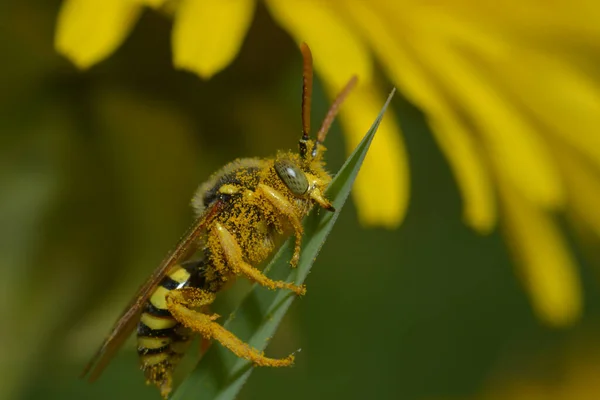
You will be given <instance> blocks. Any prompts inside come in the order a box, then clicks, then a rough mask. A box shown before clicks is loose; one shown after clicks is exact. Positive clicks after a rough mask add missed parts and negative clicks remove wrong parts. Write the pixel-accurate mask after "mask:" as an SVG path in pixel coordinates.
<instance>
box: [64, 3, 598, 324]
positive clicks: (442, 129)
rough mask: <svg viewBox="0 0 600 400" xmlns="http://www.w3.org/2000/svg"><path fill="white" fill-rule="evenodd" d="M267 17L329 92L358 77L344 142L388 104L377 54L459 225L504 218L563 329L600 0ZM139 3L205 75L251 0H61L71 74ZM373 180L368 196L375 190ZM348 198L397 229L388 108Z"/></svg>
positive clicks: (588, 196) (377, 7)
mask: <svg viewBox="0 0 600 400" xmlns="http://www.w3.org/2000/svg"><path fill="white" fill-rule="evenodd" d="M265 4H266V6H267V8H268V10H269V12H270V13H271V15H272V17H273V19H274V20H275V21H276V22H277V23H278V24H280V25H281V27H282V28H284V29H285V30H286V31H288V32H289V34H290V35H292V36H293V37H294V38H295V39H296V40H297V41H298V42H301V41H306V42H307V43H309V44H310V46H311V48H312V50H313V53H314V60H315V68H316V70H317V73H318V74H319V75H320V77H321V78H322V80H323V81H324V83H325V85H326V87H327V90H328V92H329V93H330V94H333V93H335V92H337V90H339V88H340V87H341V86H342V85H343V83H345V82H346V80H347V79H348V77H349V76H350V75H352V74H358V76H359V79H360V82H361V84H360V86H359V87H358V90H357V92H358V93H355V94H353V95H352V96H350V98H349V99H348V102H347V103H346V104H345V105H344V107H343V108H342V112H341V114H340V118H341V122H342V124H343V126H344V130H345V134H346V139H347V140H346V143H347V148H348V149H352V148H354V146H355V145H356V143H357V142H358V140H359V139H360V138H361V137H362V135H363V134H364V132H366V130H367V128H368V126H369V125H370V123H371V121H372V120H373V118H374V116H375V115H376V113H377V111H378V109H379V107H380V106H381V104H383V100H384V96H385V93H383V92H382V91H381V90H380V89H379V88H378V87H377V86H376V85H375V84H374V82H373V80H372V73H373V72H372V63H373V61H374V60H377V61H378V62H379V63H381V65H382V66H383V67H384V69H385V72H386V73H387V75H388V77H389V78H390V79H391V80H392V81H393V82H394V84H395V85H397V86H398V88H399V89H400V90H401V91H402V93H403V94H404V95H405V96H406V97H407V98H408V99H409V100H410V101H411V102H413V103H414V104H416V105H417V106H418V107H419V108H420V109H421V110H422V111H423V112H424V113H425V115H426V117H427V120H428V123H429V125H430V127H431V128H432V132H433V134H434V136H435V138H436V140H437V142H438V143H439V145H440V147H441V148H442V150H443V151H444V153H445V155H446V157H447V159H448V162H449V164H450V166H451V168H452V170H453V173H454V176H455V178H456V181H457V184H458V185H459V187H460V190H461V193H462V197H463V203H464V220H465V222H466V223H467V224H469V225H470V226H472V227H473V228H474V229H476V230H477V231H479V232H482V233H487V232H490V231H491V230H492V229H494V227H495V226H496V223H497V222H500V225H501V228H502V230H503V233H504V234H505V237H506V239H507V241H508V243H509V245H510V247H511V249H512V251H513V253H514V255H515V256H516V258H517V260H518V266H519V275H520V277H521V278H522V280H523V283H524V285H525V287H526V288H527V289H528V293H529V295H530V296H531V300H532V304H533V307H534V309H535V311H536V313H537V314H538V315H539V316H540V317H541V318H542V319H543V320H544V321H545V322H547V323H550V324H553V325H558V326H560V325H567V324H569V323H571V322H573V321H574V320H576V319H577V317H578V316H579V314H580V313H581V308H582V294H581V287H580V286H581V284H580V280H579V274H578V272H577V267H576V264H575V261H574V260H573V257H572V255H571V253H570V251H569V248H568V246H567V244H566V242H565V238H564V237H563V234H562V232H561V229H560V228H559V227H558V225H557V222H556V220H555V215H556V213H558V212H566V213H567V215H568V216H569V217H571V220H572V221H575V222H576V223H578V224H579V223H583V224H585V225H587V226H588V228H590V229H591V230H592V231H594V232H596V233H597V234H598V235H600V208H599V207H597V206H596V204H597V199H599V198H600V134H598V132H597V129H598V128H597V127H599V126H600V72H599V71H600V69H598V65H599V63H600V57H598V45H597V44H598V43H600V41H599V40H600V3H597V2H594V1H586V0H579V1H576V2H569V3H567V2H552V3H547V2H542V1H539V0H538V1H534V0H528V1H508V2H501V3H499V2H492V1H475V0H471V1H468V0H462V1H458V0H455V1H447V2H430V1H417V0H404V1H400V0H399V1H389V0H370V1H369V2H365V1H361V0H318V1H317V0H265ZM145 5H150V6H153V7H159V6H166V5H170V6H171V7H172V8H173V9H174V12H173V18H174V25H173V33H172V46H173V60H174V64H175V66H176V67H178V68H184V69H187V70H191V71H193V72H195V73H197V74H198V75H200V76H202V77H204V78H208V77H210V76H212V75H213V74H215V73H217V72H219V71H220V70H221V69H223V68H225V67H226V66H227V65H228V64H229V63H230V62H231V61H232V59H233V58H234V57H235V56H236V55H237V53H238V50H239V48H240V46H241V44H242V42H243V39H244V37H245V35H246V32H247V30H248V28H249V26H250V24H251V23H252V19H253V13H254V9H255V7H256V1H254V0H181V1H178V2H165V1H164V0H163V1H161V0H154V1H150V0H146V1H142V0H65V1H64V3H63V6H62V9H61V12H60V15H59V21H58V27H57V34H56V47H57V49H58V50H59V51H60V52H61V53H63V54H64V55H66V56H67V57H69V58H70V59H71V60H73V62H74V63H75V64H76V65H78V66H79V67H81V68H87V67H89V66H91V65H93V64H94V63H96V62H98V61H100V60H102V59H104V58H105V57H107V56H108V55H110V53H111V52H112V51H114V50H115V49H116V48H117V47H118V46H119V45H120V44H121V43H122V41H123V40H124V39H125V38H126V37H127V35H128V33H129V32H130V31H131V29H132V27H133V26H134V24H135V22H136V21H137V19H138V16H139V14H140V12H141V10H142V8H143V7H144V6H145ZM373 185H378V187H381V188H382V190H384V192H383V193H382V191H381V190H379V191H378V192H377V195H376V198H374V196H375V194H374V193H372V191H371V190H370V188H372V187H373ZM353 195H354V199H355V201H356V204H357V208H358V211H359V218H360V220H361V222H362V223H364V224H367V225H378V226H386V227H390V228H392V227H396V226H398V225H399V223H400V222H401V221H402V218H403V216H404V214H405V210H406V206H407V199H408V167H407V160H406V154H405V149H404V145H403V142H402V139H401V136H400V132H399V129H398V127H397V124H396V121H395V120H394V118H391V115H388V116H386V118H385V119H384V123H383V124H382V126H381V128H380V131H379V132H378V135H377V138H376V141H375V143H374V147H373V148H372V150H371V152H370V156H369V157H368V159H367V162H366V163H365V165H364V167H363V170H362V172H361V174H360V175H359V179H358V180H357V183H356V186H355V190H353Z"/></svg>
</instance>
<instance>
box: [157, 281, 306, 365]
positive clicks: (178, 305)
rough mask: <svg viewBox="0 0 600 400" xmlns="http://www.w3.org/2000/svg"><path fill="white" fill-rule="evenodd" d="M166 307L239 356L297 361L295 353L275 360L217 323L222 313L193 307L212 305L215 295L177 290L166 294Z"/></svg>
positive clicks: (265, 361)
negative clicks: (208, 312)
mask: <svg viewBox="0 0 600 400" xmlns="http://www.w3.org/2000/svg"><path fill="white" fill-rule="evenodd" d="M166 298H167V308H168V309H169V311H170V312H171V315H173V318H175V319H176V320H177V321H179V322H180V323H181V324H183V325H185V326H186V327H187V328H189V329H191V330H193V331H194V332H196V333H199V334H200V335H202V337H204V338H205V339H207V340H211V339H214V340H216V341H217V342H219V343H221V344H222V345H223V346H224V347H226V348H228V349H229V350H231V352H233V353H234V354H235V355H236V356H238V357H240V358H244V359H246V360H249V361H252V362H253V363H254V364H255V365H258V366H261V367H287V366H288V365H291V364H292V363H293V362H294V356H293V355H289V356H287V357H285V358H281V359H276V358H269V357H265V356H264V355H263V354H262V352H260V351H258V350H256V349H255V348H253V347H251V346H250V345H248V344H247V343H245V342H243V341H241V340H240V339H239V338H238V337H237V336H235V335H234V334H233V333H231V332H229V331H228V330H227V329H225V328H223V327H222V326H221V325H220V324H218V323H217V322H214V321H215V320H216V319H217V318H218V317H219V316H218V315H216V314H213V315H208V314H204V313H202V312H199V311H195V310H193V308H198V307H203V306H207V305H209V304H211V303H212V302H213V301H214V299H215V294H214V293H211V292H208V291H206V290H201V289H197V288H183V289H175V290H172V291H170V292H169V294H167V297H166Z"/></svg>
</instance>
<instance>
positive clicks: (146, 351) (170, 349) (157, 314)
mask: <svg viewBox="0 0 600 400" xmlns="http://www.w3.org/2000/svg"><path fill="white" fill-rule="evenodd" d="M203 272H204V265H203V262H202V261H192V262H187V263H183V264H181V265H177V266H175V267H173V269H172V270H171V271H170V272H169V273H168V274H167V275H165V277H164V278H163V280H162V281H161V282H160V284H159V285H158V286H157V287H156V289H155V290H154V292H153V293H152V295H151V296H150V299H149V300H148V302H147V303H146V306H145V308H144V311H143V312H142V315H141V317H140V322H139V323H138V329H137V344H138V354H139V356H140V362H141V368H142V369H143V370H144V371H145V373H146V378H147V380H148V383H154V384H160V385H161V386H164V385H166V384H168V385H169V386H170V380H171V372H172V370H173V368H174V367H175V366H176V365H177V362H178V361H179V360H180V359H181V357H182V355H183V352H184V351H185V350H186V347H187V344H188V343H189V339H190V338H189V332H188V330H187V329H186V328H185V327H184V326H182V325H181V324H180V323H178V322H177V321H176V320H175V319H174V318H173V316H172V315H171V313H170V312H169V310H168V309H167V303H166V295H167V293H169V291H171V290H174V289H180V288H183V287H187V286H194V287H202V286H203V281H204V274H203Z"/></svg>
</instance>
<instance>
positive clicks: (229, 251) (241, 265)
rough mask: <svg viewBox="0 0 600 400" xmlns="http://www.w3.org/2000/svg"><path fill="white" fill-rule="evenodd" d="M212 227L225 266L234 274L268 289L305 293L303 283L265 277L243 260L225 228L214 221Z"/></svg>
mask: <svg viewBox="0 0 600 400" xmlns="http://www.w3.org/2000/svg"><path fill="white" fill-rule="evenodd" d="M213 229H214V231H213V232H214V233H215V235H216V237H218V238H219V242H220V245H221V248H222V250H223V253H224V256H225V260H226V262H227V266H228V267H229V268H231V270H232V271H233V272H234V273H235V274H236V275H244V276H245V277H246V278H248V279H250V280H251V281H252V282H256V283H258V284H259V285H261V286H265V287H267V288H269V289H289V290H291V291H293V292H295V293H296V294H298V295H304V294H305V293H306V287H304V285H300V286H298V285H294V284H293V283H288V282H283V281H274V280H272V279H269V278H267V277H266V276H265V274H263V273H262V272H260V271H259V270H258V269H256V268H254V267H253V266H252V265H250V264H248V263H247V262H245V261H244V259H243V257H242V249H241V248H240V245H239V244H238V243H237V241H236V239H235V237H233V235H232V234H231V232H229V231H228V230H227V228H225V227H224V226H223V225H221V224H219V223H215V225H214V228H213Z"/></svg>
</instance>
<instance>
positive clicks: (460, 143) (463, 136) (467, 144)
mask: <svg viewBox="0 0 600 400" xmlns="http://www.w3.org/2000/svg"><path fill="white" fill-rule="evenodd" d="M339 4H340V5H341V6H342V9H343V11H344V12H345V13H346V14H347V15H348V16H349V17H350V18H351V19H352V20H353V21H354V23H355V24H356V26H357V27H358V29H359V30H360V31H361V33H362V34H364V35H365V38H366V39H367V40H368V41H369V43H370V45H371V46H372V47H373V49H374V50H375V51H377V56H378V57H379V59H380V60H381V61H382V62H383V64H384V67H385V68H386V69H387V70H388V75H389V76H390V77H391V78H392V79H393V80H394V82H395V83H396V84H397V85H398V86H399V87H400V89H401V90H402V91H403V93H404V94H405V95H406V96H407V97H408V98H409V99H411V101H413V102H414V103H415V104H417V105H419V106H420V107H421V108H422V109H423V110H427V111H428V114H429V116H430V118H429V119H430V124H431V126H432V128H433V133H434V135H435V137H436V139H437V140H438V143H439V144H440V147H441V148H442V150H443V151H444V152H445V154H446V157H447V158H448V161H449V163H450V164H451V166H452V170H453V173H454V176H455V177H456V179H457V182H458V185H459V186H460V189H461V194H462V197H463V201H464V218H465V220H466V222H467V223H468V224H469V225H471V226H472V227H474V228H475V229H478V230H479V231H480V232H487V231H489V230H491V229H492V228H493V227H494V224H495V221H496V206H495V200H494V196H495V193H494V191H493V188H492V185H491V182H490V179H489V175H488V172H487V167H486V165H485V163H484V162H483V161H482V159H481V150H480V149H478V148H477V147H476V143H475V141H474V140H473V138H472V137H471V136H470V134H469V132H468V128H467V127H466V126H465V124H464V123H463V122H462V121H460V120H459V119H458V118H457V116H456V113H455V111H454V110H453V109H451V108H450V107H449V106H448V104H447V103H446V101H445V99H444V98H443V96H441V94H440V92H439V89H438V88H437V87H435V86H434V85H433V82H432V80H431V79H429V77H428V76H426V75H425V74H424V73H423V71H422V69H421V67H420V66H419V65H418V64H417V63H416V62H415V61H414V60H413V59H412V57H411V55H410V54H409V53H407V52H406V50H405V49H404V48H403V47H402V46H401V45H402V39H403V38H402V36H400V37H394V36H393V34H392V33H393V32H392V28H391V27H390V26H389V23H388V21H386V20H384V19H383V18H381V15H380V14H377V13H376V12H375V11H374V9H373V7H369V6H368V5H366V4H365V3H364V2H362V1H356V0H347V1H346V0H344V1H343V2H339Z"/></svg>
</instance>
